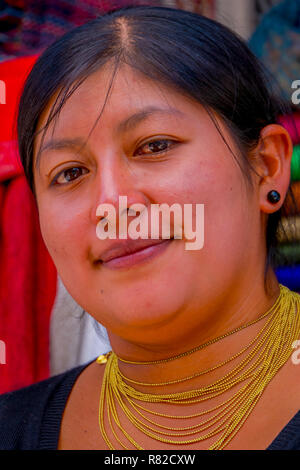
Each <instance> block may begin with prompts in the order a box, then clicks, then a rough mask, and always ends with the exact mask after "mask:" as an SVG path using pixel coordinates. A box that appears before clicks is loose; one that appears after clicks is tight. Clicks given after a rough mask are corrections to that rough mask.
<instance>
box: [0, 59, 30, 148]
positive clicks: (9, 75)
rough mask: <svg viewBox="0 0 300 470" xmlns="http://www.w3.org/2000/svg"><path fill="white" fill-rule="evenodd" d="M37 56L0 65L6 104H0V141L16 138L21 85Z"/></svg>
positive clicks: (0, 78) (0, 77)
mask: <svg viewBox="0 0 300 470" xmlns="http://www.w3.org/2000/svg"><path fill="white" fill-rule="evenodd" d="M37 57H38V56H37V55H35V56H30V57H22V58H20V59H14V60H7V61H5V62H1V63H0V80H2V81H3V82H4V83H5V90H6V104H0V141H2V142H3V141H8V140H12V139H15V138H16V133H15V130H16V129H15V128H16V112H17V103H18V100H19V98H20V95H21V92H22V85H23V83H24V81H25V78H26V77H27V75H28V73H29V72H30V70H31V68H32V66H33V64H34V62H35V61H36V59H37Z"/></svg>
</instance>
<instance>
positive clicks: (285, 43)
mask: <svg viewBox="0 0 300 470" xmlns="http://www.w3.org/2000/svg"><path fill="white" fill-rule="evenodd" d="M249 46H250V48H251V49H252V51H253V52H254V53H255V55H256V56H257V57H259V58H260V59H261V61H262V62H263V63H264V64H265V66H266V67H267V69H268V70H270V71H271V73H272V74H273V75H274V77H275V78H276V80H277V82H278V84H279V86H280V87H281V89H282V92H283V95H284V97H285V98H286V99H287V100H288V101H289V102H291V95H292V91H293V90H292V89H291V84H292V82H293V81H294V80H298V79H299V78H300V0H285V1H283V2H281V3H280V4H279V5H277V6H275V7H274V8H272V9H271V10H270V11H269V12H268V13H267V14H266V15H265V16H264V17H263V18H262V21H261V23H260V24H259V26H258V28H257V29H256V31H255V32H254V34H253V35H252V37H251V39H250V41H249Z"/></svg>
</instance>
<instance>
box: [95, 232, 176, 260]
mask: <svg viewBox="0 0 300 470" xmlns="http://www.w3.org/2000/svg"><path fill="white" fill-rule="evenodd" d="M167 240H169V239H161V238H160V239H157V240H154V239H147V240H142V239H138V240H131V239H128V240H122V241H120V240H118V241H117V242H116V243H114V244H113V245H111V246H110V247H109V248H108V249H106V250H105V251H103V252H102V253H101V255H100V258H98V262H99V261H100V262H102V263H107V262H109V261H111V260H113V259H115V258H120V257H123V256H127V255H131V254H134V253H138V252H139V251H142V250H144V249H145V248H148V247H151V246H156V245H159V244H161V243H164V242H166V241H167Z"/></svg>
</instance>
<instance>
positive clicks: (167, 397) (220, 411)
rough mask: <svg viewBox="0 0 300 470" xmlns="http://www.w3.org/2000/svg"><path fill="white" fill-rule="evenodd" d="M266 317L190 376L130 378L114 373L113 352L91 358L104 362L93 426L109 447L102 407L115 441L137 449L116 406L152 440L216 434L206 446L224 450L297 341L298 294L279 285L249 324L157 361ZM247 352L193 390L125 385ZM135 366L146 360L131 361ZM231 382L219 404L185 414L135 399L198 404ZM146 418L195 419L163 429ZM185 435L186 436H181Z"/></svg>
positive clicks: (186, 441)
mask: <svg viewBox="0 0 300 470" xmlns="http://www.w3.org/2000/svg"><path fill="white" fill-rule="evenodd" d="M267 315H270V318H268V320H267V321H266V322H265V324H264V326H263V327H262V328H261V330H260V331H259V333H258V334H257V335H256V337H255V338H254V339H253V340H252V341H251V342H250V343H249V344H248V345H247V346H246V347H245V348H243V349H242V350H241V351H240V352H238V353H237V354H235V355H233V356H231V357H230V358H228V359H226V360H225V361H223V362H221V363H220V364H217V365H216V366H214V367H212V368H210V369H206V370H204V371H199V372H197V373H195V374H193V375H191V376H188V377H184V378H180V379H177V380H174V381H169V382H161V383H156V384H153V383H144V382H138V381H134V380H132V379H129V378H128V377H126V376H124V375H123V374H122V373H121V372H120V370H119V366H118V361H119V360H120V358H118V357H117V355H116V354H115V353H114V352H112V351H111V352H110V353H108V354H107V355H103V356H99V358H98V360H97V362H99V363H105V362H106V361H107V363H106V367H105V372H104V377H103V383H102V388H101V395H100V404H99V427H100V431H101V434H102V436H103V438H104V440H105V442H106V444H107V446H108V448H109V449H112V450H114V449H115V447H114V444H113V442H111V440H110V438H109V437H108V435H107V432H106V429H105V426H104V419H105V409H106V415H107V419H108V423H109V427H110V430H111V432H112V434H113V436H114V438H115V439H116V442H117V443H118V445H119V446H121V448H123V449H128V447H127V446H128V443H124V442H122V440H121V438H120V436H122V435H123V437H125V439H127V441H128V442H129V443H131V444H132V446H133V447H134V448H136V449H138V450H142V447H141V446H140V445H139V444H138V443H137V442H136V441H135V440H134V439H133V437H132V436H130V435H129V434H128V432H127V431H126V429H125V428H124V426H123V425H122V424H121V422H120V420H119V416H118V413H117V406H116V405H117V404H118V405H119V407H120V408H121V410H122V412H123V413H124V416H126V417H127V419H128V420H129V421H130V422H131V423H132V424H133V425H134V426H135V427H136V428H137V429H138V430H140V431H141V432H142V433H143V434H145V435H147V436H148V437H150V438H152V439H154V440H156V441H159V442H163V443H166V444H171V445H173V446H174V445H176V446H178V445H189V444H193V443H197V442H201V441H204V440H205V439H209V438H211V437H214V436H216V440H215V442H214V443H213V444H212V445H211V446H210V447H209V449H210V450H213V449H223V448H225V446H227V445H228V443H229V442H230V441H231V440H232V439H233V437H234V436H235V435H236V433H237V432H238V431H239V429H240V428H241V427H242V426H243V424H244V422H245V421H246V419H247V418H248V416H249V414H250V413H251V411H252V410H253V408H254V407H255V405H256V403H257V402H258V400H259V398H260V397H261V395H262V393H263V391H264V390H265V388H266V386H267V385H268V383H269V382H270V380H271V379H272V378H273V377H274V375H275V374H276V373H277V372H278V370H279V369H280V368H281V367H282V366H283V365H284V364H285V363H286V361H287V360H288V358H289V357H290V355H291V353H292V344H293V341H294V340H295V339H298V337H299V335H300V295H299V294H297V293H295V292H292V291H290V290H289V289H288V288H287V287H285V286H282V285H280V294H279V296H278V298H277V300H276V302H275V303H274V305H273V306H272V307H271V309H269V310H268V311H267V312H266V313H265V314H264V315H262V316H260V317H259V318H258V319H257V320H255V321H254V322H250V323H247V324H246V325H243V326H242V327H239V328H236V329H234V330H232V331H230V332H228V333H226V334H224V335H222V336H219V337H218V338H215V339H214V340H211V341H209V342H207V343H205V344H204V345H203V344H202V345H201V346H198V347H197V348H194V349H193V350H191V351H188V352H186V353H182V354H179V355H178V356H176V357H172V358H169V359H166V360H160V361H158V362H159V363H160V362H167V361H169V360H174V359H175V358H180V357H183V356H186V355H188V354H191V353H192V352H194V351H197V350H199V349H202V348H204V347H205V346H208V345H209V344H213V343H215V342H216V341H219V340H221V339H222V338H225V337H226V336H229V335H230V334H233V333H235V332H236V331H240V330H241V329H243V328H246V326H250V325H252V324H254V323H256V322H257V321H259V320H261V319H262V318H265V317H266V316H267ZM248 350H249V352H248V354H247V355H246V357H245V358H244V359H242V360H241V361H240V362H239V363H238V364H237V365H236V366H235V367H233V368H232V370H230V371H229V372H228V373H227V374H226V375H225V376H223V377H222V378H220V379H218V380H216V381H215V382H213V383H211V384H209V385H207V386H203V387H201V388H199V389H194V390H189V391H185V392H177V393H171V394H150V393H144V392H140V391H138V390H136V389H134V388H133V387H132V386H131V385H129V383H128V382H130V383H134V384H137V385H144V386H149V387H153V386H162V385H164V386H165V385H170V384H174V383H181V382H184V381H187V380H190V379H192V378H194V377H198V376H200V375H203V374H206V373H208V372H211V371H213V370H215V369H217V368H218V367H221V366H223V365H225V364H228V363H229V362H230V361H232V360H233V359H236V358H238V357H239V356H240V355H241V354H242V353H244V352H246V351H248ZM123 361H124V362H130V361H126V360H123ZM131 363H133V362H131ZM149 363H152V364H153V363H157V361H153V362H150V361H149V362H147V364H149ZM136 364H146V363H143V362H136ZM237 386H238V390H237V391H236V392H235V393H233V395H232V396H231V397H230V398H227V399H226V400H225V401H224V402H223V403H220V404H219V405H217V406H214V407H213V408H210V409H208V410H204V411H201V412H198V413H194V414H190V415H180V416H173V415H171V414H165V413H159V412H155V411H153V410H151V409H148V408H146V407H144V406H142V405H141V404H140V402H144V403H147V402H148V403H164V404H166V405H168V406H171V405H174V404H177V405H178V404H179V405H183V406H184V405H189V404H197V403H200V404H201V402H203V401H206V400H209V399H212V398H214V397H217V396H219V395H221V394H222V393H225V392H227V391H229V390H230V389H232V388H233V387H237ZM145 412H146V414H145ZM212 413H213V414H212ZM209 414H212V416H209V417H206V418H205V415H209ZM150 416H156V417H159V418H160V419H162V420H163V419H164V418H169V419H174V420H175V421H176V420H177V422H178V420H180V419H194V418H198V421H197V423H196V424H192V425H190V426H185V427H169V426H165V425H164V424H163V421H162V422H155V421H154V420H153V419H150ZM203 418H204V419H203ZM187 436H189V437H190V438H189V439H185V437H187Z"/></svg>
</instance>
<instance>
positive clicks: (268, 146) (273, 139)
mask: <svg viewBox="0 0 300 470" xmlns="http://www.w3.org/2000/svg"><path fill="white" fill-rule="evenodd" d="M292 152H293V144H292V141H291V138H290V135H289V133H288V132H287V131H286V129H285V128H284V127H282V126H280V125H279V124H270V125H268V126H266V127H264V128H263V129H262V131H261V134H260V141H259V144H258V146H257V147H256V149H255V159H256V161H257V171H258V173H259V175H260V177H261V178H260V181H259V202H260V209H261V211H262V212H264V213H266V214H271V213H272V212H276V211H278V210H279V209H280V207H281V206H282V205H283V203H284V199H285V196H286V193H287V191H288V187H289V184H290V177H291V159H292ZM272 190H276V191H277V192H278V193H279V194H280V196H281V197H280V201H278V202H277V203H276V204H272V203H271V202H269V201H268V197H267V195H268V193H269V191H272Z"/></svg>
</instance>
